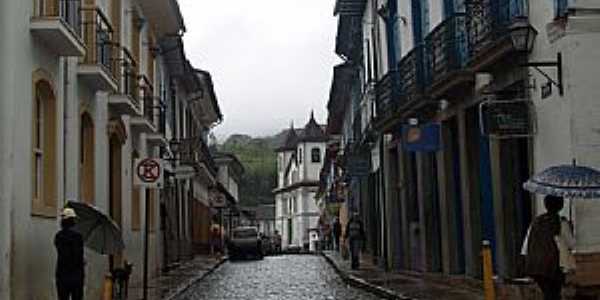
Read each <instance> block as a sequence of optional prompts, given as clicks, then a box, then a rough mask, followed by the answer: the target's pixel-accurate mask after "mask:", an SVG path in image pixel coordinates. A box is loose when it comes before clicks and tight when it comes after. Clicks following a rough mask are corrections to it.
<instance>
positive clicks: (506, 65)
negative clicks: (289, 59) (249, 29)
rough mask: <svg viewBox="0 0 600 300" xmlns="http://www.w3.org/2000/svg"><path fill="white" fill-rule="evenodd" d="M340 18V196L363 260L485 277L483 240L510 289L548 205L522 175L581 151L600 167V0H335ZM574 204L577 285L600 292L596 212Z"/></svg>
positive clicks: (336, 121) (336, 90) (585, 160)
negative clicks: (533, 225) (358, 219)
mask: <svg viewBox="0 0 600 300" xmlns="http://www.w3.org/2000/svg"><path fill="white" fill-rule="evenodd" d="M335 13H336V15H337V16H338V18H339V27H338V38H337V45H336V52H337V53H338V54H339V55H340V56H341V57H342V58H343V59H344V60H345V62H344V63H343V64H341V65H340V66H337V67H336V70H335V75H334V80H333V85H332V97H331V98H330V106H329V111H330V118H331V120H330V122H329V126H330V130H332V132H333V133H340V134H341V135H342V138H341V141H342V142H341V145H340V148H341V149H342V151H340V152H339V154H340V155H341V156H342V158H343V159H341V160H340V161H342V162H344V170H345V172H344V174H342V175H340V176H341V177H342V178H343V179H344V180H346V181H347V189H348V191H346V192H345V193H346V194H347V195H348V197H347V198H346V199H345V200H346V201H347V203H348V204H349V205H350V206H355V207H356V209H357V210H358V211H360V212H361V215H362V216H363V218H364V220H365V224H366V226H367V230H368V232H369V234H368V247H367V249H368V253H369V254H370V255H371V256H372V257H373V258H374V261H376V262H377V263H378V264H379V265H380V266H382V267H385V268H393V269H402V270H411V271H417V272H434V273H444V274H448V275H457V274H460V275H464V276H466V277H468V278H480V277H481V272H482V271H481V265H482V264H481V263H482V262H481V258H480V256H479V253H480V251H481V243H482V241H483V240H488V241H490V242H491V245H492V250H493V257H494V270H495V273H496V274H497V275H498V278H499V281H498V284H499V286H500V287H503V286H505V285H510V282H513V279H515V278H519V277H521V276H523V272H522V269H521V267H520V264H519V258H518V256H519V249H520V246H521V243H522V240H523V237H524V235H525V233H526V230H527V228H528V226H529V223H530V221H531V220H532V218H533V217H534V216H535V215H536V214H539V213H542V212H543V211H544V209H543V206H542V205H540V202H539V201H537V200H539V197H536V196H535V195H531V194H529V193H527V192H526V191H525V190H523V188H522V184H523V183H524V182H525V181H526V180H527V178H528V177H529V176H531V175H532V174H533V173H535V172H538V171H541V170H543V169H545V168H547V167H549V166H551V165H557V164H565V163H569V162H571V161H572V159H577V162H578V163H579V164H583V165H587V166H591V167H595V168H599V167H600V156H599V155H598V152H597V151H595V150H593V149H595V148H597V147H598V141H599V139H598V135H597V134H595V133H594V129H593V128H594V125H592V123H593V122H594V121H595V120H597V113H595V112H597V111H598V109H599V107H600V106H599V105H600V104H598V101H593V100H590V99H596V98H598V90H597V89H596V88H595V87H596V86H597V80H596V79H595V77H594V76H591V73H590V72H591V70H595V69H597V67H598V66H597V65H598V64H599V63H600V61H599V60H598V59H597V55H596V54H595V53H596V52H597V51H595V50H594V47H597V45H598V41H599V40H600V35H599V34H598V32H597V31H596V30H592V28H594V27H595V26H597V25H598V24H600V23H599V21H598V20H600V5H599V4H597V3H596V2H594V1H563V0H553V1H527V0H519V1H514V0H475V1H452V0H426V1H421V0H411V1H408V0H407V1H401V0H399V1H395V0H388V1H386V0H338V1H336V9H335ZM506 117H508V119H510V120H512V121H511V122H508V123H506V122H504V121H506V120H508V119H507V118H506ZM349 153H351V155H349ZM352 161H369V162H370V163H369V165H370V166H369V169H370V171H369V172H368V174H366V176H365V174H361V173H362V172H360V170H358V172H354V174H352V173H353V172H349V171H348V170H349V169H350V167H351V166H353V165H354V166H356V165H362V163H353V162H352ZM358 169H361V168H358ZM354 171H357V170H356V169H355V170H354ZM567 209H569V210H570V211H568V212H567V211H565V214H566V215H569V216H570V217H571V218H572V220H573V221H574V222H575V236H576V240H577V246H576V251H575V253H576V255H575V256H576V258H577V265H578V270H577V272H576V275H575V278H574V281H573V284H572V288H573V289H575V290H576V291H577V293H582V294H584V293H592V294H593V293H597V288H598V287H600V282H599V281H598V280H597V279H598V278H600V277H599V276H598V275H597V273H596V271H595V270H598V268H597V265H598V264H599V262H598V257H599V256H598V254H597V252H598V245H599V244H600V241H599V240H598V234H597V232H596V231H595V230H590V228H595V225H594V224H596V223H597V222H598V218H597V217H595V215H594V212H595V211H596V210H597V209H598V207H596V206H595V205H594V204H592V203H591V202H582V203H576V204H573V205H568V208H567ZM522 287H523V286H522ZM525 287H526V288H533V286H532V285H530V286H527V285H525ZM503 295H506V296H505V297H507V299H516V298H515V297H517V296H516V295H511V294H510V293H509V294H504V293H503Z"/></svg>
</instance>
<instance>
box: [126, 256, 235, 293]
mask: <svg viewBox="0 0 600 300" xmlns="http://www.w3.org/2000/svg"><path fill="white" fill-rule="evenodd" d="M223 262H225V257H209V256H196V257H195V258H194V259H192V260H190V261H187V262H183V263H182V264H181V265H180V266H179V267H177V268H176V269H173V270H170V271H169V272H168V273H165V274H161V275H160V276H159V277H155V278H152V279H150V282H149V284H148V287H149V288H148V299H150V300H162V299H165V300H168V299H172V298H173V297H174V296H176V295H177V294H179V293H181V292H182V291H183V290H185V289H187V288H188V287H189V286H191V285H193V284H195V283H196V282H198V281H199V280H201V279H203V278H204V277H206V276H207V275H209V274H210V273H212V272H213V271H214V270H216V269H217V268H218V267H219V266H220V265H221V264H222V263H223ZM142 293H143V290H142V284H141V283H139V284H134V285H132V286H130V287H129V299H132V300H138V299H142Z"/></svg>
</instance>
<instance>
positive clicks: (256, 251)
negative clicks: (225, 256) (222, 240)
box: [227, 226, 264, 260]
mask: <svg viewBox="0 0 600 300" xmlns="http://www.w3.org/2000/svg"><path fill="white" fill-rule="evenodd" d="M227 250H228V251H229V258H230V259H234V260H235V259H238V258H246V257H248V256H253V257H255V258H258V259H262V258H263V256H264V253H263V246H262V240H261V238H260V237H259V234H258V229H257V228H256V227H249V226H247V227H237V228H235V229H233V230H232V231H231V237H230V238H229V240H228V241H227Z"/></svg>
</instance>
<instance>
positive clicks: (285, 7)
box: [179, 0, 339, 139]
mask: <svg viewBox="0 0 600 300" xmlns="http://www.w3.org/2000/svg"><path fill="white" fill-rule="evenodd" d="M334 2H335V1H334V0H229V1H224V0H179V4H180V6H181V10H182V11H183V14H184V17H185V23H186V27H187V33H186V34H185V37H184V38H185V43H186V52H187V56H188V58H189V59H190V60H191V61H192V63H193V65H194V66H195V67H197V68H201V69H205V70H207V71H209V72H210V73H211V74H212V76H213V80H214V82H215V89H216V93H217V98H218V100H219V104H220V106H221V110H222V112H223V114H224V116H225V121H224V122H223V123H222V124H221V125H220V126H219V127H217V128H216V130H215V132H216V134H217V136H218V137H219V138H220V139H222V138H223V137H226V136H228V135H230V134H232V133H242V134H250V135H252V136H263V135H270V134H273V133H276V132H278V131H279V130H281V129H283V128H285V127H288V126H289V124H290V122H291V121H292V120H294V123H295V125H296V127H299V126H304V124H305V123H306V122H307V120H308V116H309V114H310V110H311V109H314V110H315V116H316V117H317V120H318V121H319V122H320V123H325V119H326V116H327V112H326V107H325V106H326V104H327V100H328V96H329V88H330V86H331V76H332V73H333V71H332V67H333V66H334V65H335V64H336V63H338V62H339V59H338V58H337V57H336V56H335V54H334V52H333V50H334V46H335V32H336V24H337V21H336V18H334V17H333V6H334Z"/></svg>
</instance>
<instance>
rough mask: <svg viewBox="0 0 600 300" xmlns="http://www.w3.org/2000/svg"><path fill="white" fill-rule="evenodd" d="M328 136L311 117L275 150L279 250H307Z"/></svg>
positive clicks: (314, 224)
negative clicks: (299, 248) (280, 243)
mask: <svg viewBox="0 0 600 300" xmlns="http://www.w3.org/2000/svg"><path fill="white" fill-rule="evenodd" d="M327 140H328V139H327V136H326V135H325V133H324V131H323V128H322V126H321V125H319V124H317V122H316V120H315V118H314V115H311V117H310V120H309V122H308V123H307V124H306V126H305V127H304V128H303V129H301V130H295V129H294V128H293V126H292V128H291V129H290V130H289V131H288V133H287V137H286V141H285V143H284V145H282V146H281V147H280V148H279V149H277V170H278V180H277V182H278V186H277V188H276V189H275V190H274V193H275V227H276V229H277V231H278V232H279V233H280V234H281V237H282V248H283V249H285V248H288V247H291V246H294V247H304V248H307V247H308V243H309V230H312V229H317V226H318V222H319V215H320V213H319V208H318V206H317V200H316V197H315V196H316V193H317V191H318V188H319V176H320V171H321V168H322V166H323V160H324V156H325V150H326V147H327Z"/></svg>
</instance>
